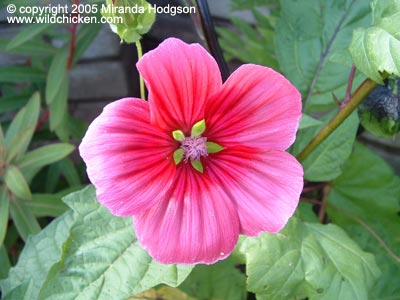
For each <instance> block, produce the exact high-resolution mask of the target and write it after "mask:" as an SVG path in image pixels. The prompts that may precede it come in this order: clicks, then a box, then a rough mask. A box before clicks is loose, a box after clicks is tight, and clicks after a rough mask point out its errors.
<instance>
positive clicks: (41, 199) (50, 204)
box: [24, 194, 68, 217]
mask: <svg viewBox="0 0 400 300" xmlns="http://www.w3.org/2000/svg"><path fill="white" fill-rule="evenodd" d="M24 205H25V206H26V207H28V208H29V209H30V210H31V212H32V213H33V214H34V215H35V216H36V217H58V216H60V215H62V214H63V213H64V212H65V211H66V210H67V208H68V207H67V206H66V205H65V204H64V202H62V201H61V197H60V196H57V195H54V194H33V195H32V200H31V201H26V202H25V203H24Z"/></svg>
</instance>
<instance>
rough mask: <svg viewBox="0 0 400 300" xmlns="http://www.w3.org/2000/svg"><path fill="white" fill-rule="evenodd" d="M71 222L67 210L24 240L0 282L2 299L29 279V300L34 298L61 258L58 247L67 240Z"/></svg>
mask: <svg viewBox="0 0 400 300" xmlns="http://www.w3.org/2000/svg"><path fill="white" fill-rule="evenodd" d="M72 223H73V217H72V211H68V212H67V213H65V214H64V215H62V216H61V217H59V218H57V219H56V220H55V221H53V222H52V223H50V225H48V226H47V227H46V228H45V229H43V230H42V231H41V232H40V233H38V234H37V235H34V236H31V237H30V238H29V239H28V240H27V241H26V245H25V247H24V249H23V250H22V253H21V255H20V257H19V260H18V263H17V265H16V266H15V267H13V268H12V269H11V270H10V274H9V276H8V278H7V279H5V280H2V281H0V287H1V290H2V291H3V295H4V296H5V295H7V294H8V293H10V291H12V290H13V289H15V288H16V287H18V286H20V285H21V284H23V283H24V282H26V281H27V280H30V279H32V281H33V289H32V298H30V300H36V299H37V297H38V294H39V290H40V288H41V286H42V284H43V282H44V281H45V279H46V276H47V273H48V271H49V270H50V268H51V266H52V265H54V264H55V263H57V262H59V261H60V259H61V256H62V246H63V245H64V243H65V241H66V240H67V239H68V237H69V230H70V228H71V226H72Z"/></svg>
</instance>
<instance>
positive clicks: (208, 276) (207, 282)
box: [179, 259, 247, 300]
mask: <svg viewBox="0 0 400 300" xmlns="http://www.w3.org/2000/svg"><path fill="white" fill-rule="evenodd" d="M179 288H180V289H181V290H182V291H184V292H185V293H187V294H189V295H191V296H193V297H195V298H198V299H229V300H244V299H246V296H247V292H246V277H245V276H244V274H243V273H241V272H240V270H239V269H237V268H236V267H235V264H234V262H233V261H232V260H231V259H227V260H224V261H221V262H218V263H216V264H214V265H209V266H206V265H197V266H196V267H195V268H194V270H193V271H192V273H191V274H190V275H189V277H188V278H187V279H186V280H185V281H184V282H183V283H182V284H181V285H180V286H179Z"/></svg>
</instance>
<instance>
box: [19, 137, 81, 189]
mask: <svg viewBox="0 0 400 300" xmlns="http://www.w3.org/2000/svg"><path fill="white" fill-rule="evenodd" d="M74 149H75V147H74V146H73V145H71V144H65V143H58V144H53V145H46V146H42V147H40V148H38V149H35V150H33V151H30V152H28V153H26V154H25V155H24V156H23V157H22V158H21V159H19V160H18V161H17V165H18V167H19V168H20V170H21V172H22V173H23V174H24V176H25V178H26V180H27V181H28V182H30V181H31V179H32V178H33V177H34V176H35V175H36V173H37V172H38V171H39V170H40V169H41V168H43V167H44V166H46V165H49V164H52V163H54V162H56V161H59V160H61V159H63V158H64V157H66V156H67V155H69V154H70V153H71V152H72V151H73V150H74Z"/></svg>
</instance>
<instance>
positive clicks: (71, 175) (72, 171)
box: [57, 157, 81, 186]
mask: <svg viewBox="0 0 400 300" xmlns="http://www.w3.org/2000/svg"><path fill="white" fill-rule="evenodd" d="M57 165H58V167H59V169H60V172H61V174H62V175H64V177H65V179H66V180H67V182H68V184H69V185H70V186H76V185H80V184H81V180H80V178H79V174H78V171H77V170H76V168H75V166H74V163H73V162H72V160H71V159H69V158H68V157H67V158H64V159H63V160H61V161H59V162H58V163H57Z"/></svg>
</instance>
